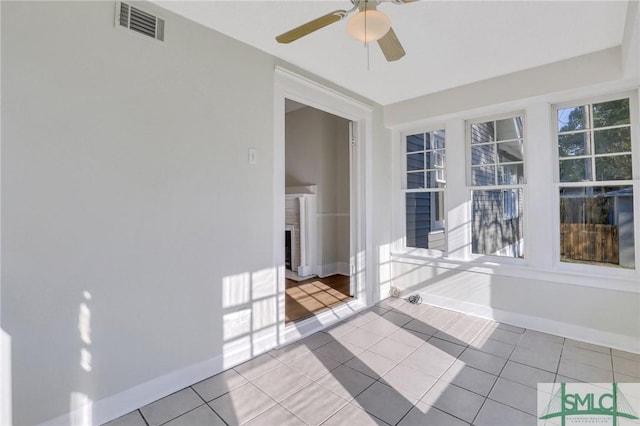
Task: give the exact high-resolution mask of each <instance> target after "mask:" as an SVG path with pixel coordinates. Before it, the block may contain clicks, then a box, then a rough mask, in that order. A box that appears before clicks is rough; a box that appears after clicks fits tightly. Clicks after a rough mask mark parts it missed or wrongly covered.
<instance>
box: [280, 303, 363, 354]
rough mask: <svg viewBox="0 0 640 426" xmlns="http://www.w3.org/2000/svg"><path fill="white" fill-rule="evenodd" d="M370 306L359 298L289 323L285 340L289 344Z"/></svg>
mask: <svg viewBox="0 0 640 426" xmlns="http://www.w3.org/2000/svg"><path fill="white" fill-rule="evenodd" d="M368 307H369V306H368V305H366V304H365V303H363V302H361V301H359V300H352V301H350V302H347V303H343V304H341V305H338V306H336V307H335V308H330V309H327V310H324V311H322V312H319V313H317V314H316V315H314V316H312V317H309V318H307V319H304V320H301V321H296V322H295V323H289V324H287V326H286V327H285V329H284V335H285V342H286V344H289V343H291V342H294V341H296V340H298V339H301V338H303V337H305V336H308V335H310V334H313V333H315V332H317V331H320V330H323V329H325V328H327V327H328V326H329V325H331V324H334V323H336V322H339V321H342V320H344V319H346V318H349V317H351V316H353V315H355V314H356V313H358V312H360V311H362V310H364V309H367V308H368Z"/></svg>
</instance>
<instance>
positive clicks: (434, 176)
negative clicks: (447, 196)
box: [425, 169, 444, 188]
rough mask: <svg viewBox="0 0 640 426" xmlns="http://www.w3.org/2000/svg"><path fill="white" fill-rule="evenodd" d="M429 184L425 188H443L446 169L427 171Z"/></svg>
mask: <svg viewBox="0 0 640 426" xmlns="http://www.w3.org/2000/svg"><path fill="white" fill-rule="evenodd" d="M426 177H427V185H426V186H425V188H442V187H443V183H444V169H443V170H432V171H428V172H427V173H426Z"/></svg>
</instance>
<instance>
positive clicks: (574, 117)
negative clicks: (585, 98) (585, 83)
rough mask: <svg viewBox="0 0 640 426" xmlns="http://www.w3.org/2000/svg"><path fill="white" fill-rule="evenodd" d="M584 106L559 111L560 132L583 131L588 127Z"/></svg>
mask: <svg viewBox="0 0 640 426" xmlns="http://www.w3.org/2000/svg"><path fill="white" fill-rule="evenodd" d="M585 111H586V108H585V107H584V106H577V107H571V108H564V109H559V110H558V132H568V131H571V130H581V129H585V128H586V127H587V116H586V114H585Z"/></svg>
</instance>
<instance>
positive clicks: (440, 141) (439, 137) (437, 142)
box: [431, 130, 445, 149]
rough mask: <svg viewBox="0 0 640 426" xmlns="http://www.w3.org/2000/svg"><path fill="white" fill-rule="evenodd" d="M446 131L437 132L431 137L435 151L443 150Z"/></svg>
mask: <svg viewBox="0 0 640 426" xmlns="http://www.w3.org/2000/svg"><path fill="white" fill-rule="evenodd" d="M444 136H445V133H444V130H436V131H435V132H433V133H432V137H431V142H432V143H431V146H432V147H433V148H434V149H443V148H444Z"/></svg>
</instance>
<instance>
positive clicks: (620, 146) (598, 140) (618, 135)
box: [593, 127, 631, 154]
mask: <svg viewBox="0 0 640 426" xmlns="http://www.w3.org/2000/svg"><path fill="white" fill-rule="evenodd" d="M593 138H594V141H595V151H596V154H609V153H614V152H631V128H629V127H620V128H618V129H608V130H598V131H596V132H593Z"/></svg>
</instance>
